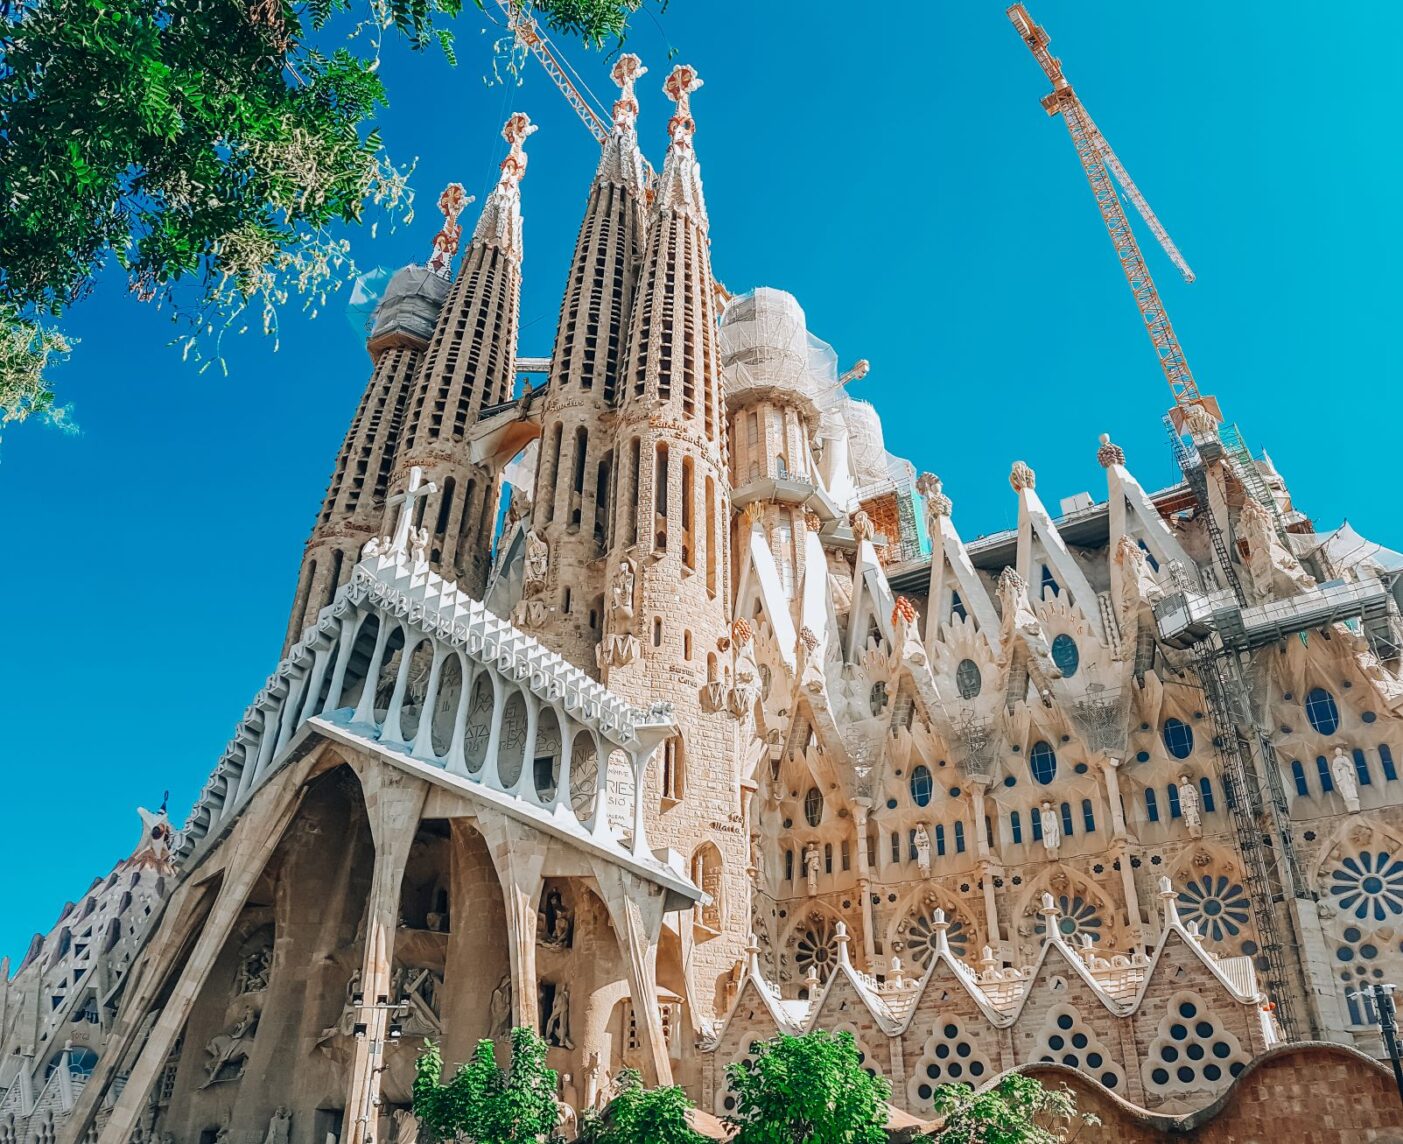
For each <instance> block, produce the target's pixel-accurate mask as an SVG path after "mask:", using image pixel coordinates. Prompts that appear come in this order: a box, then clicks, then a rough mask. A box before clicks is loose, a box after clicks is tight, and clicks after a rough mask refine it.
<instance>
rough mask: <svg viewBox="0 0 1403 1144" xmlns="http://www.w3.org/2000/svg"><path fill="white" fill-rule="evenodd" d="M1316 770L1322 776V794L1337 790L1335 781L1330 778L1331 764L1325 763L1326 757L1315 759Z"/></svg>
mask: <svg viewBox="0 0 1403 1144" xmlns="http://www.w3.org/2000/svg"><path fill="white" fill-rule="evenodd" d="M1315 769H1316V771H1317V772H1319V774H1320V793H1321V794H1329V793H1330V792H1331V791H1332V790H1334V789H1335V780H1334V779H1333V778H1332V777H1331V776H1330V764H1329V763H1327V762H1326V761H1325V756H1324V755H1317V756H1316V757H1315Z"/></svg>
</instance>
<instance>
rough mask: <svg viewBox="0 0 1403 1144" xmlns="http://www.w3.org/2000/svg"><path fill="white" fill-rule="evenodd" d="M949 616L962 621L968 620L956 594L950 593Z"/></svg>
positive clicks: (961, 601)
mask: <svg viewBox="0 0 1403 1144" xmlns="http://www.w3.org/2000/svg"><path fill="white" fill-rule="evenodd" d="M950 614H951V615H952V616H959V617H960V619H962V620H965V619H968V618H969V617H968V616H966V615H965V605H964V601H963V600H961V599H960V594H959V593H958V592H951V593H950Z"/></svg>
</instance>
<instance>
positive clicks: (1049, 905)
mask: <svg viewBox="0 0 1403 1144" xmlns="http://www.w3.org/2000/svg"><path fill="white" fill-rule="evenodd" d="M1038 913H1040V914H1042V918H1043V932H1044V933H1045V934H1046V935H1047V937H1048V940H1050V941H1053V940H1057V939H1059V938H1060V937H1061V936H1062V928H1061V926H1059V925H1058V920H1059V919H1060V918H1061V917H1062V911H1061V910H1059V909H1058V908H1057V902H1056V901H1055V900H1054V899H1053V897H1052V895H1051V894H1049V893H1048V892H1047V891H1046V890H1044V891H1043V896H1042V906H1041V907H1040V908H1039V909H1038Z"/></svg>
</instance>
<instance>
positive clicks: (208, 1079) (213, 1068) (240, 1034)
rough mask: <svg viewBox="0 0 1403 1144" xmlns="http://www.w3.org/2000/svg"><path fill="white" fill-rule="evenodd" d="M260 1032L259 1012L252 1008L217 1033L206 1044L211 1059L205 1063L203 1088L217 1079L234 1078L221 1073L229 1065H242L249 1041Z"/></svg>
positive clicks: (245, 1058) (246, 1057) (206, 1051)
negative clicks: (221, 1031)
mask: <svg viewBox="0 0 1403 1144" xmlns="http://www.w3.org/2000/svg"><path fill="white" fill-rule="evenodd" d="M256 1032H258V1014H257V1013H256V1012H254V1011H253V1010H252V1009H244V1010H243V1012H242V1013H240V1014H239V1017H238V1020H236V1021H235V1022H234V1024H233V1026H232V1027H231V1028H229V1029H227V1030H226V1031H225V1032H223V1033H217V1034H216V1035H215V1036H214V1038H213V1039H212V1040H211V1041H210V1043H209V1044H208V1045H206V1046H205V1054H206V1055H207V1056H208V1057H209V1060H208V1061H207V1062H206V1063H205V1083H204V1084H202V1085H200V1087H201V1088H209V1086H210V1085H212V1084H214V1083H215V1081H217V1080H220V1079H223V1080H232V1079H233V1078H232V1077H223V1078H221V1077H220V1075H219V1074H220V1073H221V1072H223V1071H224V1068H225V1067H226V1066H228V1065H240V1064H242V1062H244V1061H245V1060H247V1059H248V1049H249V1046H248V1044H247V1042H248V1041H251V1040H253V1036H254V1034H255V1033H256Z"/></svg>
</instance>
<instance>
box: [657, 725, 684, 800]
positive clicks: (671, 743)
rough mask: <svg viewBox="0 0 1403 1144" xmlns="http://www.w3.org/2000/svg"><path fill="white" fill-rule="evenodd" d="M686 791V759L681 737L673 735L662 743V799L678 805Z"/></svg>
mask: <svg viewBox="0 0 1403 1144" xmlns="http://www.w3.org/2000/svg"><path fill="white" fill-rule="evenodd" d="M686 791H687V759H686V754H685V752H684V749H683V745H682V736H681V735H673V736H672V737H671V738H669V739H667V740H665V741H664V742H663V774H662V797H663V798H664V799H666V800H668V801H669V802H670V803H678V802H681V801H682V796H683V795H684V794H685V793H686Z"/></svg>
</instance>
